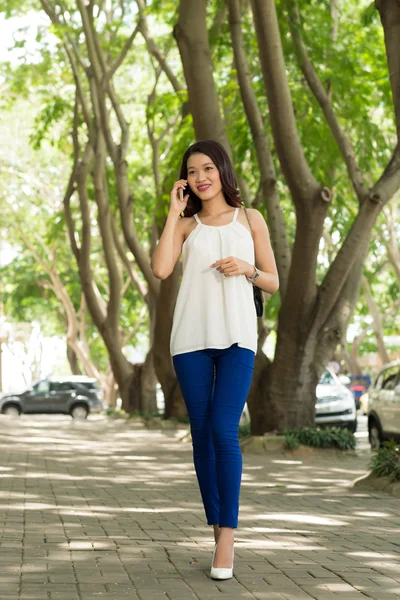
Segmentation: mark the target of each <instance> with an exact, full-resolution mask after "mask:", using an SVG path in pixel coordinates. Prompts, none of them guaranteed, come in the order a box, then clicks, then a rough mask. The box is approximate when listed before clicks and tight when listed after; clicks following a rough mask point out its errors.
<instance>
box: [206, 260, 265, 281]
mask: <svg viewBox="0 0 400 600" xmlns="http://www.w3.org/2000/svg"><path fill="white" fill-rule="evenodd" d="M210 267H211V268H213V267H216V268H217V269H216V270H217V271H219V272H220V273H222V274H223V275H225V277H231V276H232V275H246V276H247V277H251V276H252V274H253V272H254V267H253V266H252V265H251V264H250V263H248V262H246V261H245V260H242V259H241V258H236V256H228V258H222V259H221V260H217V261H216V262H215V263H213V264H212V265H210Z"/></svg>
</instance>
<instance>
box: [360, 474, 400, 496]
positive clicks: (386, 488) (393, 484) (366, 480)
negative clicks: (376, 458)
mask: <svg viewBox="0 0 400 600" xmlns="http://www.w3.org/2000/svg"><path fill="white" fill-rule="evenodd" d="M350 487H352V488H358V489H371V488H373V489H375V490H379V491H381V492H386V493H387V494H390V495H391V496H395V497H396V498H400V481H392V480H391V479H390V477H377V475H375V474H374V473H373V472H372V471H368V473H366V474H365V475H361V477H358V478H357V479H355V480H354V481H353V483H352V484H351V486H350Z"/></svg>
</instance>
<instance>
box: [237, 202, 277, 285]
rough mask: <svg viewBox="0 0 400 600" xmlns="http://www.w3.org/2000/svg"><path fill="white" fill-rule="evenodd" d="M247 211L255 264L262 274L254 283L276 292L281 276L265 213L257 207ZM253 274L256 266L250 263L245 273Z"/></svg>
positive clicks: (248, 275) (247, 274) (249, 275)
mask: <svg viewBox="0 0 400 600" xmlns="http://www.w3.org/2000/svg"><path fill="white" fill-rule="evenodd" d="M247 212H248V215H249V219H250V222H251V228H252V230H253V239H254V251H255V257H256V261H255V262H256V264H255V266H256V267H257V269H258V270H259V272H260V276H259V277H258V278H257V279H256V281H254V283H253V285H256V286H257V287H259V288H261V289H262V290H264V292H267V293H268V294H275V292H276V291H278V289H279V276H278V270H277V268H276V262H275V257H274V253H273V251H272V247H271V240H270V237H269V231H268V227H267V224H266V222H265V219H264V217H263V215H262V214H261V213H260V211H259V210H257V209H256V208H248V209H247ZM253 274H254V266H253V265H249V268H248V269H247V270H246V273H245V275H246V276H247V277H251V276H252V275H253Z"/></svg>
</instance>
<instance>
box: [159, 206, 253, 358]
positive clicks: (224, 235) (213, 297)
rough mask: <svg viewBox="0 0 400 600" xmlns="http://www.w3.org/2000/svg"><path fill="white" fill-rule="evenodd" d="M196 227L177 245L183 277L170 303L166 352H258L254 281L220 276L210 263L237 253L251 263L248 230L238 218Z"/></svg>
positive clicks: (250, 245)
mask: <svg viewBox="0 0 400 600" xmlns="http://www.w3.org/2000/svg"><path fill="white" fill-rule="evenodd" d="M238 211H239V208H236V210H235V214H234V217H233V220H232V221H231V223H229V224H228V225H221V226H219V227H215V226H213V225H204V224H203V223H202V222H201V221H200V219H199V217H198V216H197V214H196V215H194V218H195V219H196V221H197V225H196V227H195V228H194V229H193V231H192V232H191V233H190V235H189V236H188V237H187V239H186V240H185V241H184V243H183V246H182V261H183V277H182V281H181V285H180V289H179V293H178V298H177V301H176V305H175V310H174V316H173V323H172V332H171V339H170V350H171V355H172V356H175V355H176V354H183V353H184V352H193V351H194V350H203V349H205V348H218V349H222V348H229V346H231V345H232V344H235V343H237V344H238V346H240V347H241V348H248V349H249V350H253V352H254V353H255V352H257V314H256V309H255V305H254V298H253V284H252V283H250V281H248V279H247V277H246V276H245V275H231V276H229V277H225V275H224V274H223V273H220V271H217V270H216V267H213V268H210V265H212V264H214V263H215V262H216V261H217V260H221V259H222V258H228V256H236V257H237V258H241V259H242V260H245V261H247V262H249V263H250V264H252V265H254V243H253V238H252V235H251V233H250V231H249V230H248V229H247V228H246V227H245V226H244V225H242V224H241V223H239V222H238V221H237V215H238Z"/></svg>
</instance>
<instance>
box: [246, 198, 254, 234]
mask: <svg viewBox="0 0 400 600" xmlns="http://www.w3.org/2000/svg"><path fill="white" fill-rule="evenodd" d="M243 208H244V212H245V215H246V219H247V222H248V224H249V227H250V233H251V237H252V238H253V240H254V235H253V230H252V228H251V224H250V219H249V215H248V214H247V210H246V207H245V206H243Z"/></svg>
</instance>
